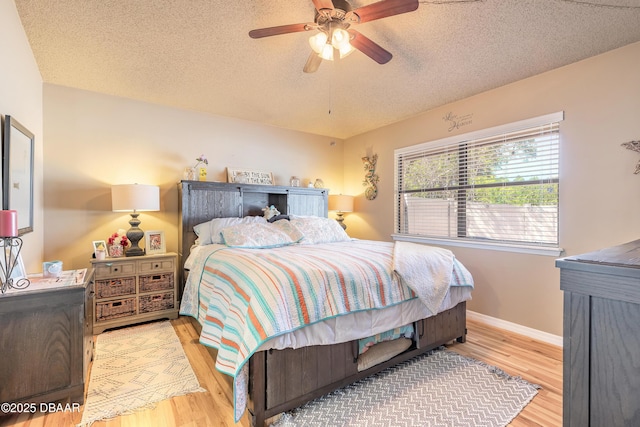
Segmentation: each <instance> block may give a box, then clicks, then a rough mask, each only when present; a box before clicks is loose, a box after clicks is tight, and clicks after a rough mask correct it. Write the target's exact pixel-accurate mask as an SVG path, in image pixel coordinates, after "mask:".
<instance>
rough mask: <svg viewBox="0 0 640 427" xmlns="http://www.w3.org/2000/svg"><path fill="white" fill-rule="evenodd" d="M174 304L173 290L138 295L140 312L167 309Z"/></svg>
mask: <svg viewBox="0 0 640 427" xmlns="http://www.w3.org/2000/svg"><path fill="white" fill-rule="evenodd" d="M174 306H175V304H174V298H173V292H163V293H161V294H149V295H142V296H141V297H140V313H151V312H154V311H161V310H169V309H172V308H174Z"/></svg>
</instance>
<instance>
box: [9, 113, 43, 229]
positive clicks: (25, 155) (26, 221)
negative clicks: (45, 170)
mask: <svg viewBox="0 0 640 427" xmlns="http://www.w3.org/2000/svg"><path fill="white" fill-rule="evenodd" d="M34 138H35V137H34V135H33V133H31V132H29V129H27V128H26V127H24V126H23V125H21V124H20V123H19V122H18V121H17V120H16V119H14V118H13V117H11V116H5V119H4V131H3V140H2V209H3V210H16V211H17V212H18V234H19V235H20V236H22V235H23V234H25V233H29V232H31V231H33V161H34V160H33V157H34V155H33V149H34Z"/></svg>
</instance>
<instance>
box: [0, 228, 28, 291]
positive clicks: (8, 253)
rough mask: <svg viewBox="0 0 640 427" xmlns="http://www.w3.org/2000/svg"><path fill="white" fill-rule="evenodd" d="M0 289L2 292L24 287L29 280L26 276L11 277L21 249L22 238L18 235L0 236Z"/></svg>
mask: <svg viewBox="0 0 640 427" xmlns="http://www.w3.org/2000/svg"><path fill="white" fill-rule="evenodd" d="M0 249H1V253H0V256H1V257H2V260H0V261H1V262H0V282H1V284H0V290H1V291H2V293H3V294H4V293H5V292H6V291H7V290H9V289H25V288H27V287H28V286H29V285H30V284H31V281H30V280H29V279H27V278H26V277H20V278H18V280H15V281H14V279H13V278H12V277H11V274H12V273H13V269H14V268H15V266H16V264H17V263H18V257H19V256H20V251H21V250H22V239H21V238H19V237H0Z"/></svg>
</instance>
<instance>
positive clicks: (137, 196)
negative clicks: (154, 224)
mask: <svg viewBox="0 0 640 427" xmlns="http://www.w3.org/2000/svg"><path fill="white" fill-rule="evenodd" d="M111 210H113V211H114V212H132V213H131V220H130V221H129V224H130V225H131V228H130V229H129V230H128V231H127V239H129V240H130V241H131V246H130V247H129V248H128V249H127V250H126V252H125V255H126V256H140V255H144V250H143V249H142V248H140V247H139V246H138V242H139V241H140V240H141V239H142V238H143V237H144V231H142V230H141V229H140V228H139V227H138V226H139V225H140V220H139V219H138V215H140V214H139V213H138V212H140V211H159V210H160V187H158V186H157V185H143V184H124V185H113V186H111Z"/></svg>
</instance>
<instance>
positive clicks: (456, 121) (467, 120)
mask: <svg viewBox="0 0 640 427" xmlns="http://www.w3.org/2000/svg"><path fill="white" fill-rule="evenodd" d="M442 120H444V121H445V122H449V129H447V130H448V131H449V132H451V131H452V130H454V129H460V128H461V127H463V126H467V125H470V124H471V123H472V122H473V113H469V114H465V115H463V116H459V115H457V114H453V112H448V113H447V114H446V115H445V116H444V117H443V118H442Z"/></svg>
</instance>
